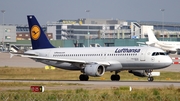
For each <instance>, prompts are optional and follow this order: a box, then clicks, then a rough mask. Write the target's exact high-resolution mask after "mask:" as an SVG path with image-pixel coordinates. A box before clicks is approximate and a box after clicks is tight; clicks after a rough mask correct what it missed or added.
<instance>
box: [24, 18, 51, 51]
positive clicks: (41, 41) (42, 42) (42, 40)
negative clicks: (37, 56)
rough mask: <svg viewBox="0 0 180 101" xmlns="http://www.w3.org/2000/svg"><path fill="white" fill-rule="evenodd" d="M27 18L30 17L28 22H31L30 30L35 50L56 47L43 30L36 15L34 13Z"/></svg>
mask: <svg viewBox="0 0 180 101" xmlns="http://www.w3.org/2000/svg"><path fill="white" fill-rule="evenodd" d="M27 19H28V24H29V31H30V36H31V43H32V48H33V50H35V49H45V48H54V46H53V45H52V44H51V43H50V42H49V40H48V38H47V37H46V35H45V33H44V32H43V30H42V28H41V26H40V25H39V23H38V21H37V19H36V17H35V16H34V15H28V16H27Z"/></svg>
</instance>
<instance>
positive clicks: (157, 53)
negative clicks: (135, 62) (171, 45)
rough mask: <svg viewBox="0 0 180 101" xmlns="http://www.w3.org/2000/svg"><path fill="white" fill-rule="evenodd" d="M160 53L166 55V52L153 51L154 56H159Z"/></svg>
mask: <svg viewBox="0 0 180 101" xmlns="http://www.w3.org/2000/svg"><path fill="white" fill-rule="evenodd" d="M158 55H166V53H165V52H153V53H152V56H158Z"/></svg>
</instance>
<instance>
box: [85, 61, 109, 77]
mask: <svg viewBox="0 0 180 101" xmlns="http://www.w3.org/2000/svg"><path fill="white" fill-rule="evenodd" d="M104 72H105V67H104V66H103V65H99V64H88V65H86V67H85V68H84V73H85V74H86V75H89V76H94V77H99V76H102V75H103V74H104Z"/></svg>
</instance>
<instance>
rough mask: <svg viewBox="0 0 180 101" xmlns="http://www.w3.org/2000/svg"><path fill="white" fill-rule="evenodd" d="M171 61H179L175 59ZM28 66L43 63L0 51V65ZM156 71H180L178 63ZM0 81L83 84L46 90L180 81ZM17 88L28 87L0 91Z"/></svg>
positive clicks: (40, 65)
mask: <svg viewBox="0 0 180 101" xmlns="http://www.w3.org/2000/svg"><path fill="white" fill-rule="evenodd" d="M171 57H178V55H171ZM173 61H180V60H178V59H175V60H173ZM4 66H8V67H27V68H28V67H30V68H35V67H38V68H44V66H45V64H42V63H39V62H35V61H34V60H31V59H29V58H22V57H18V56H14V57H13V58H10V54H9V53H0V67H4ZM156 71H172V72H180V65H179V64H172V65H171V66H169V67H167V68H164V69H159V70H156ZM0 82H41V83H43V82H44V83H46V82H48V83H60V84H61V83H73V84H83V85H78V86H77V85H71V86H64V85H59V86H52V87H45V88H46V90H47V89H48V90H60V89H76V88H85V89H100V88H112V87H120V86H130V87H133V88H134V87H135V88H137V87H138V88H148V87H166V86H171V85H173V86H175V87H180V82H172V81H167V82H166V81H163V82H162V81H153V82H148V81H116V82H114V81H74V80H72V81H71V80H70V81H61V80H59V81H40V80H39V81H38V80H32V81H29V80H0ZM16 89H17V90H18V89H29V87H8V88H3V87H1V86H0V91H2V90H16Z"/></svg>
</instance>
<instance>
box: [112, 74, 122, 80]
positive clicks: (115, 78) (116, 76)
mask: <svg viewBox="0 0 180 101" xmlns="http://www.w3.org/2000/svg"><path fill="white" fill-rule="evenodd" d="M111 80H112V81H119V80H120V76H119V75H111Z"/></svg>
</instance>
